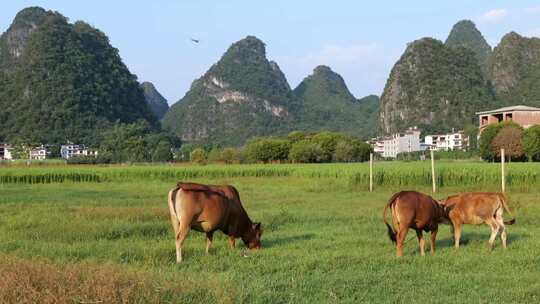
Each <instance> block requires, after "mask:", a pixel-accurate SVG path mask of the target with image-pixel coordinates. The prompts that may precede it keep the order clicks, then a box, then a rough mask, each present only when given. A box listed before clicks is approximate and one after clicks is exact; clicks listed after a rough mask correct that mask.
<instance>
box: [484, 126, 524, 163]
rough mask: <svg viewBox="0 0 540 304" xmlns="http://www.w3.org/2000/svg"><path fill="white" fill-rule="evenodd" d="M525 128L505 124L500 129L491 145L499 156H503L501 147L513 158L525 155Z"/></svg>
mask: <svg viewBox="0 0 540 304" xmlns="http://www.w3.org/2000/svg"><path fill="white" fill-rule="evenodd" d="M522 141H523V129H522V128H521V127H517V126H510V125H509V126H505V127H503V128H502V129H500V130H499V132H498V133H497V135H495V137H494V138H493V141H492V143H491V146H492V148H493V150H494V152H495V154H496V155H497V156H498V157H501V155H500V154H501V149H504V152H505V155H506V156H508V158H509V159H510V160H511V159H512V158H514V159H519V158H522V157H523V145H522Z"/></svg>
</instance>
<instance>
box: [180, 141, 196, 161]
mask: <svg viewBox="0 0 540 304" xmlns="http://www.w3.org/2000/svg"><path fill="white" fill-rule="evenodd" d="M193 150H195V145H193V144H183V145H182V146H180V149H178V152H177V155H176V160H178V161H184V162H188V161H190V155H191V152H193Z"/></svg>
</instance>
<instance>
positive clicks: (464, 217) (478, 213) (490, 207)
mask: <svg viewBox="0 0 540 304" xmlns="http://www.w3.org/2000/svg"><path fill="white" fill-rule="evenodd" d="M500 199H501V198H500V194H499V193H491V192H468V193H462V194H460V195H455V196H451V197H449V198H448V199H447V200H446V202H445V205H446V206H447V208H448V209H449V212H448V215H449V217H450V218H453V219H454V220H457V219H459V220H460V222H462V223H464V224H481V223H483V222H484V221H485V219H488V218H491V217H493V216H494V214H495V212H496V210H497V209H499V208H501V207H502V206H501V201H500Z"/></svg>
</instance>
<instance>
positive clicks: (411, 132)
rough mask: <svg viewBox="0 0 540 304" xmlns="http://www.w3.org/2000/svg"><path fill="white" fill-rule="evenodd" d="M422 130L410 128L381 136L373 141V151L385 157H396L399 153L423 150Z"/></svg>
mask: <svg viewBox="0 0 540 304" xmlns="http://www.w3.org/2000/svg"><path fill="white" fill-rule="evenodd" d="M422 150H423V149H422V147H421V146H420V130H419V129H418V128H416V127H414V128H409V129H408V130H407V131H405V132H403V133H396V134H393V135H391V136H386V137H381V138H378V139H376V140H375V141H374V142H373V151H374V152H376V153H379V154H380V155H381V156H383V157H389V158H396V156H397V155H398V154H399V153H404V152H415V151H422Z"/></svg>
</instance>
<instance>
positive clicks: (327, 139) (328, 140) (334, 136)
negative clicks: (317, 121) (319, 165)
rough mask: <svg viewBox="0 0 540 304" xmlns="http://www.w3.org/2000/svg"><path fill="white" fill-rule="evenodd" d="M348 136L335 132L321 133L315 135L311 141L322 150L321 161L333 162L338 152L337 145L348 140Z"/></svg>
mask: <svg viewBox="0 0 540 304" xmlns="http://www.w3.org/2000/svg"><path fill="white" fill-rule="evenodd" d="M346 139H347V138H346V136H345V135H343V134H340V133H334V132H321V133H317V134H315V135H314V136H313V137H312V138H311V141H312V142H313V143H315V144H317V145H318V146H319V147H320V148H321V153H322V154H321V155H320V160H321V161H322V162H331V161H332V158H333V156H334V152H335V151H336V145H337V143H338V142H339V141H340V140H346Z"/></svg>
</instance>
